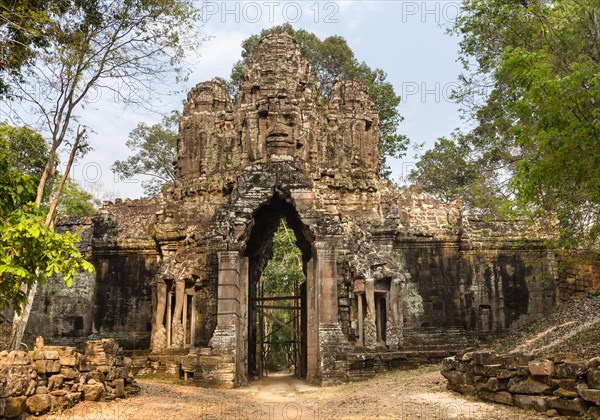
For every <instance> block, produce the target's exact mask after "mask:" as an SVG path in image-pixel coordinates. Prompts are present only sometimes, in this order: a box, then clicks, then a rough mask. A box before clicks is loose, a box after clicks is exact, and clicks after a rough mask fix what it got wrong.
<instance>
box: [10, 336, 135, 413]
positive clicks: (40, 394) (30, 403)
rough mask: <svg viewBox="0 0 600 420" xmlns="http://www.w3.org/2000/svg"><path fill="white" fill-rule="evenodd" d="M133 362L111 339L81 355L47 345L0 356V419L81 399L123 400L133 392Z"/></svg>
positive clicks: (90, 344)
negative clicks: (131, 370)
mask: <svg viewBox="0 0 600 420" xmlns="http://www.w3.org/2000/svg"><path fill="white" fill-rule="evenodd" d="M130 368H131V360H130V359H128V358H126V357H123V349H122V348H119V345H118V344H117V342H116V341H114V340H111V339H104V340H97V341H88V342H87V343H86V345H85V353H84V354H81V353H78V352H77V351H76V350H75V348H73V347H61V346H46V345H44V341H43V339H42V338H41V337H38V339H37V340H36V344H35V347H34V349H33V351H30V352H26V351H11V352H6V351H3V352H1V353H0V418H20V417H21V415H22V414H23V413H30V414H34V415H39V414H43V413H46V412H48V411H51V412H58V411H62V410H65V409H67V408H70V407H73V406H74V405H75V404H77V403H78V402H80V401H82V400H86V401H100V400H103V399H113V398H125V397H126V396H127V395H128V394H130V393H135V392H137V386H136V385H135V382H134V379H133V376H132V375H131V373H130Z"/></svg>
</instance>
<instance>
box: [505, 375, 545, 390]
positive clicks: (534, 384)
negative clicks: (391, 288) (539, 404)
mask: <svg viewBox="0 0 600 420" xmlns="http://www.w3.org/2000/svg"><path fill="white" fill-rule="evenodd" d="M514 379H515V378H513V379H511V380H510V382H509V383H508V390H509V391H510V392H512V393H513V394H549V393H550V392H552V388H551V387H549V386H548V385H546V384H545V383H542V382H539V381H536V380H534V379H531V378H528V379H526V380H524V381H514Z"/></svg>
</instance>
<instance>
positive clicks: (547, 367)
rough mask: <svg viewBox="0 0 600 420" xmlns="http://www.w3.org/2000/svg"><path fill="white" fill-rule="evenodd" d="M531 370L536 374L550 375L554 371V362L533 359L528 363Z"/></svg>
mask: <svg viewBox="0 0 600 420" xmlns="http://www.w3.org/2000/svg"><path fill="white" fill-rule="evenodd" d="M528 367H529V372H530V373H531V374H532V375H536V376H549V375H552V372H553V371H554V362H552V361H550V360H533V361H531V362H529V364H528Z"/></svg>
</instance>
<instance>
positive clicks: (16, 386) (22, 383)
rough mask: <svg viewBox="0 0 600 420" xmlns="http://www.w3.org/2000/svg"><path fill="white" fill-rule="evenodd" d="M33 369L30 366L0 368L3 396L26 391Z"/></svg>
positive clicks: (21, 393)
mask: <svg viewBox="0 0 600 420" xmlns="http://www.w3.org/2000/svg"><path fill="white" fill-rule="evenodd" d="M32 372H33V370H32V369H31V366H27V365H25V366H24V365H18V366H7V367H5V368H4V369H1V370H0V384H4V392H3V395H2V396H4V397H15V396H19V395H23V394H26V393H27V389H28V388H29V380H30V378H31V376H32Z"/></svg>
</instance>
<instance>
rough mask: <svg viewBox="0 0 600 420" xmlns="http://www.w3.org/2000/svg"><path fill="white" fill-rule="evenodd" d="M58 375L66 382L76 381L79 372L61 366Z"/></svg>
mask: <svg viewBox="0 0 600 420" xmlns="http://www.w3.org/2000/svg"><path fill="white" fill-rule="evenodd" d="M60 374H61V375H62V376H63V377H64V378H65V379H68V380H76V379H77V378H79V372H77V370H76V369H75V368H72V367H70V366H63V367H61V368H60Z"/></svg>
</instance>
